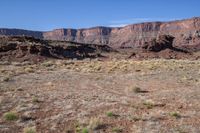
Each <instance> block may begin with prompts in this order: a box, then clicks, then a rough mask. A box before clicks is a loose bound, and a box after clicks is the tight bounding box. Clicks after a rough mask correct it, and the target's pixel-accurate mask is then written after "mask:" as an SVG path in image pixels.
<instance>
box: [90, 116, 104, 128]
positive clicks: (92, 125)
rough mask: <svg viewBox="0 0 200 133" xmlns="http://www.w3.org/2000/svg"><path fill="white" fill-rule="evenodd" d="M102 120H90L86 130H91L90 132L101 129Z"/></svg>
mask: <svg viewBox="0 0 200 133" xmlns="http://www.w3.org/2000/svg"><path fill="white" fill-rule="evenodd" d="M102 123H103V122H102V120H101V119H100V118H91V119H90V122H89V125H88V128H89V129H92V130H97V129H99V128H101V126H102V125H103V124H102Z"/></svg>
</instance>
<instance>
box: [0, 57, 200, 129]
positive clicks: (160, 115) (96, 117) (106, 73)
mask: <svg viewBox="0 0 200 133" xmlns="http://www.w3.org/2000/svg"><path fill="white" fill-rule="evenodd" d="M199 101H200V60H194V61H192V60H187V59H185V60H175V59H171V60H166V59H148V60H133V59H126V60H125V59H112V60H104V61H102V60H99V59H92V60H91V59H84V60H55V59H48V60H45V61H43V62H39V63H36V64H33V63H30V62H28V61H24V62H22V63H19V62H6V61H1V64H0V132H1V133H21V132H22V133H36V132H37V133H88V132H89V133H120V132H121V133H199V132H200V103H199Z"/></svg>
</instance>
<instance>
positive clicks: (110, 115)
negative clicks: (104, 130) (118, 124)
mask: <svg viewBox="0 0 200 133" xmlns="http://www.w3.org/2000/svg"><path fill="white" fill-rule="evenodd" d="M106 115H107V116H108V117H113V116H114V115H115V114H114V113H113V112H107V113H106Z"/></svg>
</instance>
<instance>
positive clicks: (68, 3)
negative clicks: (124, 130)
mask: <svg viewBox="0 0 200 133" xmlns="http://www.w3.org/2000/svg"><path fill="white" fill-rule="evenodd" d="M0 13H1V15H0V27H1V28H22V29H29V30H42V31H48V30H52V29H55V28H87V27H93V26H123V25H127V24H132V23H139V22H144V21H158V20H160V21H168V20H175V19H183V18H191V17H194V16H196V17H199V16H200V0H0Z"/></svg>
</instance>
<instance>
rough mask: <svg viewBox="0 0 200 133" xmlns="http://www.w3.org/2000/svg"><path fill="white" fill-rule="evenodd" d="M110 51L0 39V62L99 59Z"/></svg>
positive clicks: (28, 39) (99, 47)
mask: <svg viewBox="0 0 200 133" xmlns="http://www.w3.org/2000/svg"><path fill="white" fill-rule="evenodd" d="M54 44H56V45H54ZM110 51H112V49H111V48H110V47H108V46H106V45H95V44H81V43H75V42H57V41H53V42H52V41H44V40H40V39H35V38H33V37H0V61H3V60H6V61H26V60H29V61H30V60H31V61H36V62H38V61H42V60H44V59H46V58H56V59H73V58H76V59H84V58H96V57H101V52H110Z"/></svg>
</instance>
